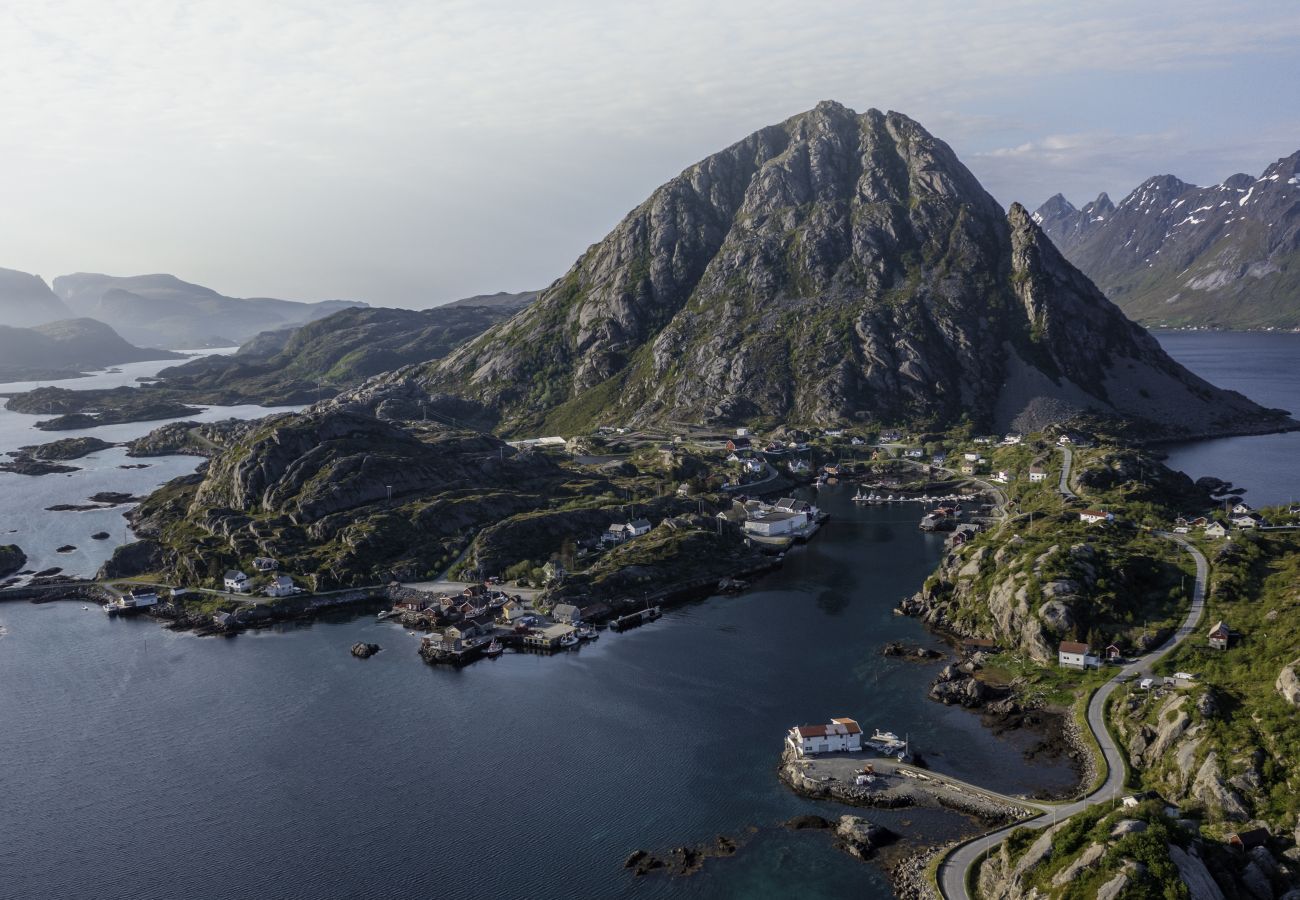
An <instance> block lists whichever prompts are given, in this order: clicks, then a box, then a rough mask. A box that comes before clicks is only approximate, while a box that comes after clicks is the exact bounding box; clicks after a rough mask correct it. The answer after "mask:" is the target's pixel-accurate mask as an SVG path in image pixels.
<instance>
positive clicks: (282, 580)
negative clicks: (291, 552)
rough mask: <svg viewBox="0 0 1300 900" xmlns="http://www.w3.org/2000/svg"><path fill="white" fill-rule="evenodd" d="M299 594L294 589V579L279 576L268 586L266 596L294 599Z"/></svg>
mask: <svg viewBox="0 0 1300 900" xmlns="http://www.w3.org/2000/svg"><path fill="white" fill-rule="evenodd" d="M296 593H298V589H297V588H296V587H294V584H293V579H292V578H290V577H289V576H288V575H277V576H275V578H273V579H272V580H271V583H270V584H268V585H267V586H266V596H268V597H292V596H293V595H294V594H296Z"/></svg>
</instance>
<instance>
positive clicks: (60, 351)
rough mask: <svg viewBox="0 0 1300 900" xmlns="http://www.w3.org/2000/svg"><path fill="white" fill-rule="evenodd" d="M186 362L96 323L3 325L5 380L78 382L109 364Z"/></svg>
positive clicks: (0, 353) (1, 377)
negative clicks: (81, 375) (74, 379)
mask: <svg viewBox="0 0 1300 900" xmlns="http://www.w3.org/2000/svg"><path fill="white" fill-rule="evenodd" d="M184 358H185V356H184V354H181V353H173V352H171V351H169V350H147V349H142V348H140V347H136V346H133V345H132V344H130V343H128V342H127V341H124V340H123V339H122V338H121V336H119V335H118V334H117V332H115V331H114V330H113V329H112V328H109V327H108V326H107V325H105V324H104V323H103V322H96V321H95V320H94V319H63V320H61V321H57V322H51V323H49V324H46V325H37V326H35V327H33V328H11V327H9V326H7V325H0V381H36V380H40V381H44V380H54V379H59V378H72V377H75V376H76V375H77V374H79V373H81V372H85V371H89V370H92V369H102V368H104V367H105V366H117V365H121V364H123V363H131V362H143V361H145V360H152V359H184Z"/></svg>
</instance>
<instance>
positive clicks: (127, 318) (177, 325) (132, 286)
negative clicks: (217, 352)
mask: <svg viewBox="0 0 1300 900" xmlns="http://www.w3.org/2000/svg"><path fill="white" fill-rule="evenodd" d="M53 288H54V293H55V294H57V295H58V296H59V298H61V299H62V301H63V302H64V303H65V304H66V305H67V306H68V308H70V309H71V310H72V311H73V313H74V314H76V315H80V316H89V317H91V318H94V319H98V320H99V321H101V322H107V323H108V324H109V325H112V326H113V328H115V329H116V330H117V331H118V333H120V334H121V335H122V336H123V337H124V338H126V339H127V340H129V341H134V342H136V343H141V344H152V345H156V346H163V347H171V348H177V349H188V348H198V347H230V346H234V345H237V344H241V343H243V342H244V341H246V340H248V339H249V338H251V337H253V336H254V335H256V334H258V333H259V332H262V331H267V330H269V329H273V328H284V327H289V326H294V325H302V324H305V323H307V322H311V321H314V320H316V319H320V318H324V317H325V316H328V315H329V314H330V313H334V312H338V311H339V310H340V309H346V308H349V307H354V306H365V305H366V304H364V303H358V302H355V301H349V300H325V301H322V302H319V303H301V302H298V301H294V300H276V299H273V298H269V297H253V298H249V299H241V298H237V297H226V296H224V295H222V294H219V293H217V292H216V291H214V290H212V289H211V288H206V287H203V286H201V285H197V284H190V283H189V282H187V281H181V280H180V279H179V278H177V277H176V276H174V275H135V276H130V277H123V278H119V277H115V276H112V275H98V274H90V273H84V272H83V273H78V274H75V275H62V276H60V277H58V278H55V279H54V285H53Z"/></svg>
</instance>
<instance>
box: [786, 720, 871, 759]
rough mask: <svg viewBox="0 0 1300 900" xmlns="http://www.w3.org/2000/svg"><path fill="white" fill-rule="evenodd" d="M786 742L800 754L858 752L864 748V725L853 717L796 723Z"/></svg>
mask: <svg viewBox="0 0 1300 900" xmlns="http://www.w3.org/2000/svg"><path fill="white" fill-rule="evenodd" d="M786 743H788V744H789V745H790V747H791V749H793V750H794V752H795V753H798V754H799V755H800V756H807V755H809V754H812V753H856V752H857V751H859V750H861V749H862V726H861V725H859V724H858V723H857V722H855V721H854V720H853V719H831V720H830V722H829V724H826V725H796V726H795V727H793V728H791V729H790V733H789V734H788V735H787V736H786Z"/></svg>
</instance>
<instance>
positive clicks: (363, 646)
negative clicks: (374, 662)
mask: <svg viewBox="0 0 1300 900" xmlns="http://www.w3.org/2000/svg"><path fill="white" fill-rule="evenodd" d="M380 649H381V648H380V646H379V645H378V644H367V643H366V642H365V641H357V642H356V643H355V644H353V645H352V655H353V656H355V657H356V658H357V659H369V658H370V657H372V656H374V655H375V654H376V653H378V652H379V651H380Z"/></svg>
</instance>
